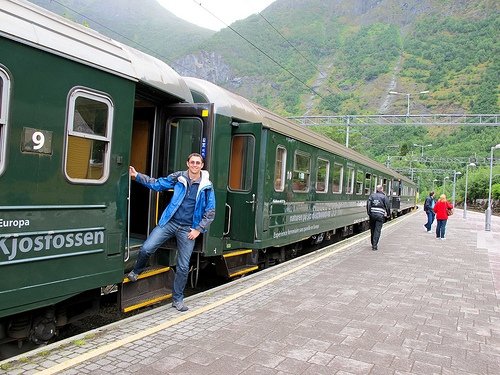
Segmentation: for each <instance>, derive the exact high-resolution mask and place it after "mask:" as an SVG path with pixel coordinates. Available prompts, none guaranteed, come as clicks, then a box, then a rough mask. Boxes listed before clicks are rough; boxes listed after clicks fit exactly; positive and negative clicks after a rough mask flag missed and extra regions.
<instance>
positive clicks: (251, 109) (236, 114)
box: [184, 77, 413, 184]
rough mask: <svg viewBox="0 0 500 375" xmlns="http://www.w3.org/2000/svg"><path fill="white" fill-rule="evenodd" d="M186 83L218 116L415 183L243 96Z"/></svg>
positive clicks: (205, 83) (209, 85)
mask: <svg viewBox="0 0 500 375" xmlns="http://www.w3.org/2000/svg"><path fill="white" fill-rule="evenodd" d="M184 80H185V82H186V83H187V85H188V86H189V88H190V89H191V90H192V91H193V92H196V93H198V94H200V95H202V96H203V97H205V98H206V100H207V101H208V102H210V103H214V111H215V113H219V114H222V115H224V116H228V117H231V118H233V119H234V120H240V121H243V122H249V123H259V124H262V125H263V126H264V127H266V128H269V129H271V130H273V131H275V132H277V133H281V134H283V135H287V136H289V137H292V138H295V139H298V140H300V141H302V142H304V143H308V144H311V145H314V146H316V147H319V148H322V149H324V150H326V151H329V152H332V153H335V154H337V155H342V156H346V157H347V158H348V159H350V160H353V161H355V162H358V163H360V164H363V165H366V166H368V167H371V168H374V169H377V170H379V171H382V172H385V173H387V174H390V175H392V176H396V177H398V178H400V179H401V180H404V181H406V182H409V183H412V184H413V181H411V180H410V179H408V178H407V177H405V176H403V175H401V174H399V173H397V172H395V171H394V170H392V169H389V168H387V167H386V166H385V165H383V164H381V163H378V162H376V161H373V160H372V159H370V158H368V157H367V156H364V155H362V154H360V153H358V152H356V151H354V150H353V149H350V148H347V147H345V146H343V145H341V144H339V143H337V142H335V141H333V140H331V139H330V138H327V137H325V136H323V135H321V134H318V133H316V132H313V131H311V130H308V129H306V128H305V127H303V126H300V125H298V124H296V123H294V122H292V121H290V120H288V119H286V118H283V117H281V116H279V115H277V114H275V113H273V112H271V111H269V110H268V109H266V108H264V107H261V106H260V105H258V104H256V103H253V102H251V101H250V100H248V99H245V98H243V97H242V96H240V95H237V94H234V93H232V92H230V91H228V90H226V89H224V88H222V87H219V86H217V85H215V84H213V83H211V82H208V81H205V80H202V79H198V78H193V77H184Z"/></svg>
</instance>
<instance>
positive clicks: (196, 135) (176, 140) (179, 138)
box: [167, 117, 203, 174]
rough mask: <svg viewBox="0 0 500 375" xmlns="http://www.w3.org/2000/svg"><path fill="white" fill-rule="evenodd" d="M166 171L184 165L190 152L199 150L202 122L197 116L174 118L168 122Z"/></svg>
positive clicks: (178, 168)
mask: <svg viewBox="0 0 500 375" xmlns="http://www.w3.org/2000/svg"><path fill="white" fill-rule="evenodd" d="M169 130H170V136H169V146H168V172H167V174H169V173H173V172H175V171H178V170H182V169H184V168H185V167H186V160H187V157H188V156H189V154H191V153H192V152H200V150H201V138H202V131H203V123H202V122H201V120H200V119H199V118H189V117H188V118H175V119H173V120H172V121H171V122H170V124H169Z"/></svg>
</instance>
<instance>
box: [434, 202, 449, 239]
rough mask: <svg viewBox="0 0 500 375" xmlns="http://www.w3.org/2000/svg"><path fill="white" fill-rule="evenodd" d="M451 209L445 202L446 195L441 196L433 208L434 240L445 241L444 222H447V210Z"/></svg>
mask: <svg viewBox="0 0 500 375" xmlns="http://www.w3.org/2000/svg"><path fill="white" fill-rule="evenodd" d="M451 209H453V205H452V204H451V203H450V202H448V201H447V200H446V195H444V194H441V196H440V197H439V199H438V201H437V203H436V205H435V206H434V212H435V213H436V220H437V226H436V238H441V239H442V240H444V239H445V237H444V234H445V232H446V222H447V221H448V210H451Z"/></svg>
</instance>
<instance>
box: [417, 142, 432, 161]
mask: <svg viewBox="0 0 500 375" xmlns="http://www.w3.org/2000/svg"><path fill="white" fill-rule="evenodd" d="M413 146H415V147H420V148H421V153H420V157H421V158H423V157H424V147H431V146H432V143H429V144H428V145H418V144H416V143H414V144H413Z"/></svg>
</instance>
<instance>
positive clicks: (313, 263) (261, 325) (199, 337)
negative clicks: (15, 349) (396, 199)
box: [0, 210, 500, 375]
mask: <svg viewBox="0 0 500 375" xmlns="http://www.w3.org/2000/svg"><path fill="white" fill-rule="evenodd" d="M425 221H426V216H425V214H424V213H423V212H422V210H419V211H416V212H415V213H412V214H409V215H406V216H405V217H402V218H399V219H397V220H393V221H391V222H390V223H386V224H384V227H383V230H382V238H381V240H380V243H379V250H378V251H372V250H371V246H370V240H369V234H366V233H364V234H360V235H357V236H355V237H353V238H350V239H349V240H346V241H344V242H342V243H339V244H335V245H332V246H329V247H328V248H325V249H322V250H319V251H317V252H315V253H312V254H309V255H308V256H305V257H302V258H300V259H295V260H293V261H290V262H287V263H285V264H282V265H279V266H275V267H272V268H270V269H268V270H265V271H262V272H259V273H257V274H254V275H251V276H247V277H244V278H242V279H240V280H237V281H235V282H232V283H229V284H227V285H224V286H221V287H218V288H216V289H212V290H210V291H207V292H204V293H201V294H198V295H195V296H192V297H189V298H187V299H186V300H185V302H186V304H187V305H188V306H189V308H190V310H189V311H188V312H185V313H180V312H177V311H176V310H175V309H173V308H171V307H170V304H169V305H167V306H162V307H159V308H156V309H153V310H150V311H148V312H146V313H143V314H140V315H136V316H134V317H132V318H128V319H126V320H122V321H120V322H117V323H114V324H111V325H109V326H106V327H101V328H99V329H97V330H94V331H92V332H88V333H86V334H83V335H80V336H77V337H73V338H70V339H66V340H64V341H61V342H59V343H56V344H52V345H48V346H46V347H43V348H40V349H37V350H36V351H34V352H31V353H29V354H25V355H22V356H18V357H16V358H12V359H10V360H7V361H3V362H1V363H0V372H1V371H5V373H8V374H21V373H22V374H34V373H40V374H55V373H60V374H141V375H143V374H147V375H156V374H190V375H197V374H200V375H201V374H203V375H206V374H231V375H232V374H245V375H247V374H248V375H249V374H252V375H253V374H311V375H312V374H314V375H316V374H371V375H372V374H463V375H465V374H500V299H499V297H500V218H499V217H493V220H492V230H491V231H490V232H485V231H484V214H479V213H474V212H471V211H469V212H468V217H467V220H465V219H463V218H462V211H460V210H456V213H455V215H453V216H452V217H450V220H449V221H448V225H447V238H446V240H444V241H442V240H438V239H436V238H435V234H434V233H432V234H428V233H426V232H425V231H424V228H423V226H422V225H423V224H424V222H425ZM434 228H435V224H434V226H433V230H434Z"/></svg>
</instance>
